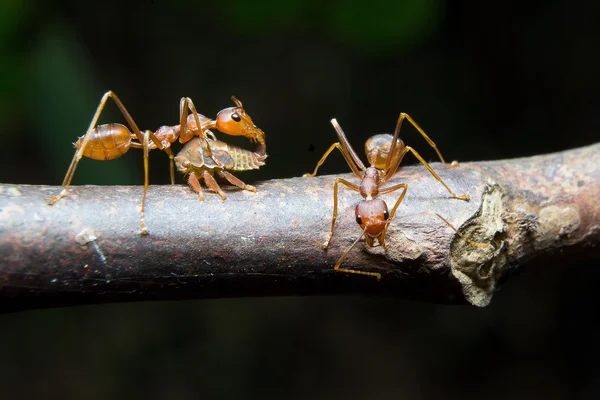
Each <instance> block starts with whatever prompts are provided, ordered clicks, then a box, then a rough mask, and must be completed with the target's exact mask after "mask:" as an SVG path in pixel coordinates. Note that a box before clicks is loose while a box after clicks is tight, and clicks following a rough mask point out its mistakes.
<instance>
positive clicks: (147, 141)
mask: <svg viewBox="0 0 600 400" xmlns="http://www.w3.org/2000/svg"><path fill="white" fill-rule="evenodd" d="M150 133H151V132H150V131H146V132H145V133H144V140H143V141H142V145H143V151H144V193H143V194H142V207H141V211H140V227H141V231H140V235H141V236H145V235H147V234H148V228H147V227H146V223H145V221H144V211H145V206H146V194H147V193H148V168H149V167H148V159H149V157H150V149H149V144H150Z"/></svg>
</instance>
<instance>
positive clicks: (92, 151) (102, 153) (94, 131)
mask: <svg viewBox="0 0 600 400" xmlns="http://www.w3.org/2000/svg"><path fill="white" fill-rule="evenodd" d="M108 99H112V100H113V101H114V102H115V104H116V105H117V107H118V108H119V111H121V114H122V115H123V117H125V120H126V121H127V124H128V125H129V128H130V129H131V131H130V130H129V129H128V128H127V127H126V126H124V125H121V124H114V123H112V124H103V125H99V126H96V124H97V122H98V119H99V118H100V115H101V114H102V111H104V107H105V106H106V102H107V101H108ZM231 99H232V100H233V102H234V103H235V104H236V107H229V108H225V109H223V110H221V111H219V112H218V113H217V117H216V120H211V119H209V118H207V117H205V116H203V115H202V114H198V112H197V111H196V108H195V106H194V103H193V102H192V100H191V99H190V98H189V97H183V98H182V99H181V101H180V103H179V115H180V124H179V125H175V126H162V127H160V128H159V129H158V130H157V131H156V132H152V131H149V130H146V131H143V133H142V131H140V129H139V128H138V126H137V124H136V123H135V121H134V120H133V118H132V117H131V115H130V114H129V112H128V111H127V109H126V108H125V106H124V105H123V102H121V100H120V99H119V98H118V97H117V95H116V94H115V93H114V92H112V91H108V92H106V93H104V95H103V96H102V98H101V99H100V104H99V105H98V108H96V112H95V114H94V117H93V118H92V121H91V122H90V126H89V128H88V130H87V131H86V133H85V134H84V135H83V136H81V137H80V138H79V139H78V140H77V142H75V144H74V146H75V148H76V150H75V155H74V156H73V160H72V161H71V164H70V165H69V169H68V170H67V173H66V175H65V178H64V180H63V183H62V187H63V189H62V191H61V192H60V193H59V194H58V195H57V196H54V197H52V198H50V199H49V200H48V204H49V205H53V204H54V203H56V202H57V201H58V200H60V199H61V198H63V197H64V196H65V195H67V190H68V187H69V185H70V184H71V181H72V179H73V176H74V174H75V170H76V168H77V165H78V164H79V161H80V160H81V158H82V157H84V156H85V157H88V158H92V159H94V160H113V159H115V158H118V157H120V156H122V155H123V154H125V153H127V151H128V150H129V149H130V148H136V149H142V150H143V153H144V192H143V195H142V203H141V211H140V227H141V232H140V234H141V235H142V236H143V235H146V234H147V233H148V228H147V227H146V224H145V222H144V208H145V203H146V193H147V191H148V157H149V152H150V150H153V149H160V150H163V151H164V152H165V153H167V155H168V156H169V167H170V176H171V184H174V183H175V166H174V162H173V158H174V154H173V151H172V150H171V144H172V143H174V142H175V141H176V140H177V139H179V142H180V143H186V142H188V141H190V140H191V139H192V138H194V137H196V136H197V137H200V138H201V139H202V140H204V141H206V142H207V150H206V151H205V154H206V155H207V156H208V157H211V156H212V152H211V147H210V145H209V144H208V143H209V139H208V136H207V133H208V134H210V135H211V137H212V138H213V140H216V139H215V137H214V134H213V133H212V132H211V131H209V129H217V130H218V131H220V132H223V133H225V134H227V135H232V136H244V137H246V138H248V139H250V140H252V141H257V142H259V143H260V145H261V146H262V147H263V149H266V145H265V140H264V137H265V135H264V133H263V131H262V130H260V129H259V128H257V127H256V125H254V122H252V119H251V118H250V116H249V115H248V114H246V111H245V110H244V107H243V105H242V102H241V101H239V100H238V99H236V98H235V96H232V97H231ZM190 111H191V115H189V116H188V114H189V112H190ZM182 127H183V128H182ZM132 131H133V132H132ZM265 152H266V150H265ZM217 164H218V162H217Z"/></svg>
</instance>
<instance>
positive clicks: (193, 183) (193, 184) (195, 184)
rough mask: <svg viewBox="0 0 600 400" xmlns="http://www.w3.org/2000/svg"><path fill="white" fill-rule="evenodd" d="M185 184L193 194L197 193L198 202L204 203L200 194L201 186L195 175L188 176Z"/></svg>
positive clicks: (202, 195) (202, 194)
mask: <svg viewBox="0 0 600 400" xmlns="http://www.w3.org/2000/svg"><path fill="white" fill-rule="evenodd" d="M187 183H188V185H189V186H190V188H192V190H193V191H194V192H195V193H198V200H200V201H204V193H202V185H200V181H199V180H198V178H197V177H196V175H195V174H193V173H192V174H189V175H188V177H187Z"/></svg>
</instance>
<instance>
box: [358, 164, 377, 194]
mask: <svg viewBox="0 0 600 400" xmlns="http://www.w3.org/2000/svg"><path fill="white" fill-rule="evenodd" d="M380 180H381V171H379V170H378V169H377V168H375V167H369V168H367V169H366V170H365V176H364V177H363V180H362V182H361V183H360V194H361V196H362V197H363V198H364V199H366V200H371V199H372V198H373V197H375V196H377V194H378V193H379V182H380Z"/></svg>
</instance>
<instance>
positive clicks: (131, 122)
mask: <svg viewBox="0 0 600 400" xmlns="http://www.w3.org/2000/svg"><path fill="white" fill-rule="evenodd" d="M109 98H111V99H113V101H114V102H115V104H116V105H117V107H118V108H119V110H120V111H121V114H123V117H125V119H126V120H127V123H128V124H129V127H130V128H131V130H132V131H133V133H134V134H135V136H136V138H137V139H138V141H139V142H140V143H142V142H143V141H144V137H143V136H142V133H141V132H140V129H139V128H138V126H137V124H136V123H135V121H134V120H133V118H131V115H130V114H129V112H128V111H127V109H126V108H125V106H124V105H123V103H122V102H121V100H120V99H119V98H118V97H117V95H116V94H115V93H114V92H113V91H111V90H109V91H108V92H106V93H104V95H103V96H102V98H101V99H100V103H99V104H98V107H97V108H96V112H95V113H94V117H93V118H92V121H91V122H90V126H89V127H88V129H87V131H86V133H85V135H84V136H83V140H82V141H81V144H80V146H79V148H78V149H77V150H75V154H74V155H73V160H71V164H70V165H69V169H68V170H67V173H66V175H65V178H64V179H63V183H62V187H63V189H62V191H61V192H60V193H59V194H58V195H57V196H54V197H52V198H50V199H49V200H48V204H49V205H52V204H54V203H56V202H57V201H58V200H60V199H62V198H63V197H64V196H65V195H66V194H67V189H68V187H69V185H70V184H71V181H72V180H73V176H74V175H75V170H76V169H77V165H78V164H79V161H80V160H81V158H82V157H83V151H84V150H85V147H86V146H87V144H88V142H89V140H90V138H91V137H92V131H93V130H94V128H95V127H96V124H97V123H98V119H99V118H100V114H102V111H104V107H105V106H106V102H107V101H108V99H109ZM150 139H152V141H153V142H154V144H155V145H156V146H157V147H158V148H159V149H162V144H161V143H160V141H159V140H158V139H157V138H156V136H154V134H152V133H151V134H150Z"/></svg>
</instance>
